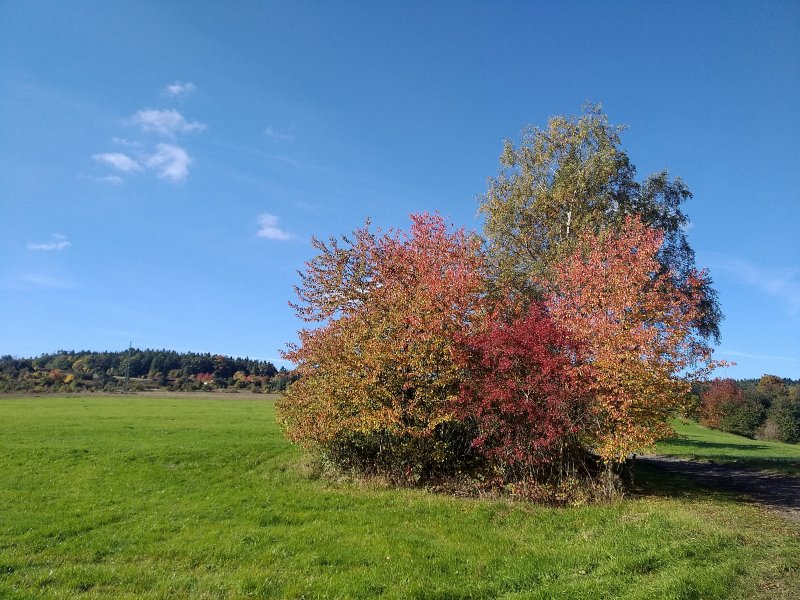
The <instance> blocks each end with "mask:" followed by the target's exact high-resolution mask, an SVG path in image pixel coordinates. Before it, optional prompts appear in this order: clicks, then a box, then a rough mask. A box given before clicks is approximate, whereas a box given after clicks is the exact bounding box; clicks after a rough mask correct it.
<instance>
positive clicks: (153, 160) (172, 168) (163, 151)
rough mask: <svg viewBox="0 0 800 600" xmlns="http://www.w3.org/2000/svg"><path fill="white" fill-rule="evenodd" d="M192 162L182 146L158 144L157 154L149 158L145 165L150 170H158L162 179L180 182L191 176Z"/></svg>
mask: <svg viewBox="0 0 800 600" xmlns="http://www.w3.org/2000/svg"><path fill="white" fill-rule="evenodd" d="M191 162H192V159H191V157H190V156H189V154H188V153H187V152H186V150H184V149H183V148H181V147H180V146H174V145H172V144H158V146H157V151H156V153H155V154H151V155H150V156H148V157H147V161H146V162H145V164H146V165H147V167H148V168H150V169H157V170H158V176H159V177H161V178H162V179H168V180H170V181H173V182H178V181H183V180H184V179H186V177H187V176H188V175H189V165H190V164H191Z"/></svg>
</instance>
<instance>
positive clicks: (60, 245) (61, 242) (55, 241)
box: [28, 233, 72, 251]
mask: <svg viewBox="0 0 800 600" xmlns="http://www.w3.org/2000/svg"><path fill="white" fill-rule="evenodd" d="M70 246H72V242H70V241H69V240H68V239H67V236H65V235H61V234H60V233H54V234H53V236H52V238H51V239H50V241H49V242H43V243H34V242H31V243H29V244H28V250H46V251H47V250H63V249H64V248H69V247H70Z"/></svg>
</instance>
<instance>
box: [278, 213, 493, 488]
mask: <svg viewBox="0 0 800 600" xmlns="http://www.w3.org/2000/svg"><path fill="white" fill-rule="evenodd" d="M313 243H314V246H315V248H316V249H317V250H319V252H320V254H319V255H317V256H316V257H315V258H314V259H312V260H311V261H309V262H308V263H307V270H306V273H304V274H303V280H302V284H301V285H300V286H298V288H297V293H298V297H299V299H300V302H299V303H298V304H297V305H295V308H296V310H297V313H298V315H299V316H300V317H301V318H303V319H305V320H306V321H308V322H312V323H316V324H317V327H315V328H314V329H304V330H302V331H301V332H300V334H299V337H300V344H298V345H295V346H291V347H290V349H289V351H288V352H286V353H285V358H286V359H288V360H290V361H292V362H294V363H296V364H297V365H298V366H297V372H298V374H299V375H300V379H299V381H297V382H296V383H294V384H293V385H292V386H291V387H290V388H289V390H288V391H287V393H286V395H285V397H284V398H283V399H282V400H281V401H279V402H278V404H277V410H278V416H279V419H280V421H281V423H282V425H283V427H284V428H285V430H286V432H287V434H288V436H289V437H290V439H292V440H294V441H296V442H298V443H301V444H303V445H304V446H306V447H309V448H313V449H315V450H316V451H318V452H319V453H320V454H321V455H323V456H324V457H326V458H327V459H328V460H330V461H332V462H334V463H335V464H338V465H340V466H341V467H343V468H353V469H356V470H359V471H363V472H378V473H382V474H384V475H386V476H388V477H389V478H391V479H393V480H397V481H409V482H418V481H425V480H431V479H435V478H436V477H439V476H442V475H444V474H450V473H453V472H457V471H458V470H459V469H460V468H461V466H462V465H466V464H468V463H469V462H470V461H471V460H472V459H473V457H474V453H473V452H472V451H471V449H470V442H471V439H472V438H471V433H470V432H469V425H465V424H463V423H460V422H458V421H457V420H456V419H455V418H454V416H453V413H452V411H451V409H450V402H451V399H452V398H453V397H454V396H455V395H457V394H458V391H459V388H460V385H461V371H460V367H459V365H458V364H457V363H456V361H455V353H456V352H455V344H456V341H455V340H456V338H457V337H458V336H459V335H462V334H463V333H464V332H465V331H467V330H468V329H469V328H470V326H471V323H472V320H473V319H474V318H476V316H478V315H480V314H481V310H482V309H481V306H482V303H483V298H484V294H483V291H484V289H485V285H486V281H485V274H484V270H483V265H484V257H483V254H482V252H481V244H480V241H479V240H477V239H475V238H474V237H472V236H470V235H468V234H466V233H465V232H464V231H463V230H457V231H454V232H452V233H451V232H450V231H448V227H447V225H446V224H445V222H444V220H443V219H442V218H441V217H440V216H439V215H430V214H422V215H412V226H411V230H410V232H408V233H406V232H402V231H390V232H388V233H384V234H380V233H372V232H370V231H369V229H368V228H367V227H365V228H361V229H358V230H356V231H355V232H354V233H353V235H352V236H351V238H343V239H342V240H341V242H340V241H339V240H336V239H331V240H330V241H329V242H328V243H325V242H321V241H319V240H314V242H313Z"/></svg>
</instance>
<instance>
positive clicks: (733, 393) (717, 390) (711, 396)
mask: <svg viewBox="0 0 800 600" xmlns="http://www.w3.org/2000/svg"><path fill="white" fill-rule="evenodd" d="M743 401H744V391H743V390H742V388H740V387H739V386H738V385H736V382H735V381H733V380H732V379H715V380H714V381H712V382H711V385H710V386H709V388H708V390H706V391H705V392H704V393H703V395H702V397H701V404H700V424H701V425H705V426H706V427H713V428H715V429H719V427H720V422H721V420H722V418H723V416H724V412H723V406H725V405H729V404H730V403H739V402H743Z"/></svg>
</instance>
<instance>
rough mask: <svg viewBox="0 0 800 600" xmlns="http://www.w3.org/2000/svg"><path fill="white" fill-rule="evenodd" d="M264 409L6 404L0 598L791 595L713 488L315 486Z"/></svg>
mask: <svg viewBox="0 0 800 600" xmlns="http://www.w3.org/2000/svg"><path fill="white" fill-rule="evenodd" d="M302 464H303V461H302V459H301V456H300V454H299V452H298V451H297V450H296V449H295V448H293V447H291V446H290V445H289V444H287V443H286V442H285V441H284V439H283V438H282V436H281V434H280V431H279V430H278V428H277V427H276V425H275V420H274V410H273V404H272V402H270V401H263V400H250V401H242V400H229V399H225V400H216V399H196V398H163V399H159V398H151V397H147V398H145V397H120V396H117V397H113V398H101V397H90V398H53V397H49V398H19V399H1V400H0V598H374V597H386V598H438V599H445V598H467V597H473V598H507V599H512V598H513V599H516V598H592V599H595V598H646V599H648V600H653V599H657V598H676V599H677V598H684V599H689V598H729V597H742V598H745V597H746V598H759V597H762V598H778V597H781V598H789V597H800V596H798V590H800V534H799V531H800V530H798V527H797V526H796V525H793V524H791V523H788V522H784V521H781V520H779V519H777V518H776V517H773V516H772V515H770V514H769V513H766V512H765V511H763V510H760V509H758V508H755V507H752V506H748V505H743V504H737V503H735V502H734V501H733V500H730V499H728V498H726V497H724V496H721V497H713V498H709V497H703V496H699V495H695V496H691V495H688V496H687V495H685V494H684V495H683V496H681V497H669V496H668V495H664V496H659V495H658V494H657V493H654V492H651V494H650V495H648V496H645V497H639V498H633V499H627V500H623V501H620V502H617V503H614V504H611V505H605V506H587V507H580V508H569V509H551V508H542V507H536V506H531V505H528V504H525V503H512V502H508V501H502V500H469V499H456V498H450V497H445V496H437V495H434V494H431V493H427V492H425V491H421V490H389V489H380V488H379V487H378V486H373V487H366V486H363V485H361V486H359V485H355V484H349V483H338V484H335V483H331V482H326V481H323V480H320V479H311V478H309V477H308V475H305V474H304V470H303V467H302Z"/></svg>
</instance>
